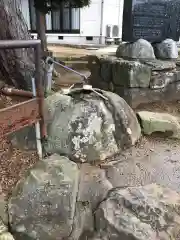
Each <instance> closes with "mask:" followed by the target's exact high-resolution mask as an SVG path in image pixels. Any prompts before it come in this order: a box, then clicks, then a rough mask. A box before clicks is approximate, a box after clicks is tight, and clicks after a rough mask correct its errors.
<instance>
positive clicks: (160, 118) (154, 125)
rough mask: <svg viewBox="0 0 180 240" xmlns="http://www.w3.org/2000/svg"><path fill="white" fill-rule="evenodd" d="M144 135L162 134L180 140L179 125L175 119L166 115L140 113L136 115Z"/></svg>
mask: <svg viewBox="0 0 180 240" xmlns="http://www.w3.org/2000/svg"><path fill="white" fill-rule="evenodd" d="M137 115H138V117H139V120H140V123H141V126H142V131H143V133H144V134H147V135H151V134H152V133H164V134H165V135H167V136H168V137H171V138H177V139H180V124H179V120H178V118H177V117H175V116H172V115H171V114H168V113H157V112H148V111H140V112H138V113H137Z"/></svg>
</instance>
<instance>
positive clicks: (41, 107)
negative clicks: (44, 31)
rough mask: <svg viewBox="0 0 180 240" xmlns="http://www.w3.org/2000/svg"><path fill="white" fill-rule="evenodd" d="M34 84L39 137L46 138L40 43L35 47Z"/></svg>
mask: <svg viewBox="0 0 180 240" xmlns="http://www.w3.org/2000/svg"><path fill="white" fill-rule="evenodd" d="M35 66H36V71H35V84H36V89H37V97H38V98H39V111H40V115H41V121H40V129H41V138H42V139H43V138H46V136H47V133H46V127H45V120H44V89H43V84H42V76H41V44H38V45H36V47H35Z"/></svg>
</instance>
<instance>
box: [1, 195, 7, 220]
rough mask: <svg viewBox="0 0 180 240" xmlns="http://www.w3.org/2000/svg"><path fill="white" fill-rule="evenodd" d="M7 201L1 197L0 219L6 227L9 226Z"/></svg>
mask: <svg viewBox="0 0 180 240" xmlns="http://www.w3.org/2000/svg"><path fill="white" fill-rule="evenodd" d="M7 204H8V203H7V200H6V198H5V196H4V195H0V219H2V221H3V223H4V224H5V225H8V212H7Z"/></svg>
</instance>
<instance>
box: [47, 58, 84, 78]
mask: <svg viewBox="0 0 180 240" xmlns="http://www.w3.org/2000/svg"><path fill="white" fill-rule="evenodd" d="M51 60H52V61H53V62H54V63H55V64H57V65H59V66H61V67H62V68H64V69H66V70H68V71H71V72H73V73H75V74H77V75H79V76H81V77H83V78H84V79H85V80H87V76H86V75H84V74H82V73H80V72H77V71H75V70H73V69H71V68H69V67H67V66H65V65H63V64H61V63H59V62H57V61H55V60H54V59H52V58H51Z"/></svg>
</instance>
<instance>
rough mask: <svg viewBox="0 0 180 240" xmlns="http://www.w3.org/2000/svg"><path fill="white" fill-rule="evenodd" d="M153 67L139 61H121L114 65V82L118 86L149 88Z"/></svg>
mask: <svg viewBox="0 0 180 240" xmlns="http://www.w3.org/2000/svg"><path fill="white" fill-rule="evenodd" d="M150 79H151V67H149V66H147V65H144V64H142V63H140V62H138V61H127V60H120V61H115V62H114V63H113V64H112V81H113V82H114V84H115V85H116V86H123V87H130V88H131V87H149V83H150Z"/></svg>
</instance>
